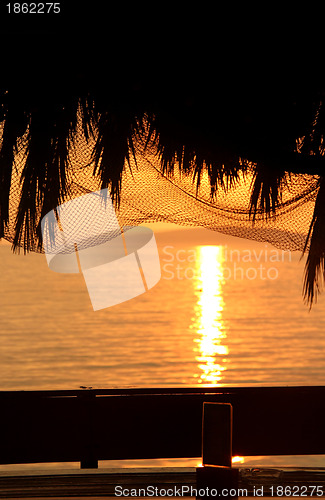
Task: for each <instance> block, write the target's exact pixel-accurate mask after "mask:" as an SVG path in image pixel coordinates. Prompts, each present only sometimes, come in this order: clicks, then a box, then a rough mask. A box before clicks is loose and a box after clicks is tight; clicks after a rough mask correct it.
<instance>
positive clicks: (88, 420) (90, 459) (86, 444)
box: [79, 390, 98, 469]
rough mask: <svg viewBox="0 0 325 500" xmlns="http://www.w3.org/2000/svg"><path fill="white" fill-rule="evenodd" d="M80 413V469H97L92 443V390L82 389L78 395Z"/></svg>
mask: <svg viewBox="0 0 325 500" xmlns="http://www.w3.org/2000/svg"><path fill="white" fill-rule="evenodd" d="M79 398H80V402H81V409H80V410H81V413H82V418H83V421H84V422H85V426H84V430H83V435H82V436H81V437H80V439H81V440H82V458H81V460H80V468H81V469H98V459H97V457H96V452H95V443H94V434H93V433H94V428H95V426H94V421H93V420H94V417H93V415H94V405H95V401H96V394H95V392H94V391H92V390H84V391H82V392H81V394H80V396H79Z"/></svg>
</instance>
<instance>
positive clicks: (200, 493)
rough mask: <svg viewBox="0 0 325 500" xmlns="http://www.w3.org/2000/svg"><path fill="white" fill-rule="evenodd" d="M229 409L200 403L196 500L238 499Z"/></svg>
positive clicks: (217, 404) (230, 408)
mask: <svg viewBox="0 0 325 500" xmlns="http://www.w3.org/2000/svg"><path fill="white" fill-rule="evenodd" d="M231 459H232V406H231V404H229V403H203V419H202V465H203V467H198V468H197V469H196V479H197V498H203V497H204V498H209V497H210V498H212V497H215V496H222V498H223V499H226V498H233V499H234V498H237V497H238V469H232V467H231Z"/></svg>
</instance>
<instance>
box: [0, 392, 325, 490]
mask: <svg viewBox="0 0 325 500" xmlns="http://www.w3.org/2000/svg"><path fill="white" fill-rule="evenodd" d="M204 402H217V403H218V402H219V403H230V404H231V405H232V409H233V430H232V454H233V455H239V456H256V455H315V454H316V455H317V454H325V432H324V415H325V387H314V386H312V387H259V388H246V387H243V388H236V387H234V388H182V389H124V390H118V389H116V390H115V389H114V390H113V389H112V390H78V391H39V392H38V391H37V392H30V391H21V392H0V407H1V412H0V425H1V427H0V428H1V430H2V436H1V446H0V463H1V464H21V463H42V462H80V463H81V468H96V467H97V466H98V460H119V459H155V458H187V457H200V456H201V453H202V410H203V403H204ZM218 431H220V429H218V428H216V429H215V432H216V433H218ZM324 494H325V492H324Z"/></svg>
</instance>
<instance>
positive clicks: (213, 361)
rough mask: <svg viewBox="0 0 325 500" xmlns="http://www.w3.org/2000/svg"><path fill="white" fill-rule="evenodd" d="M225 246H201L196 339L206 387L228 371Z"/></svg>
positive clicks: (217, 380) (200, 376)
mask: <svg viewBox="0 0 325 500" xmlns="http://www.w3.org/2000/svg"><path fill="white" fill-rule="evenodd" d="M223 263H224V256H223V247H221V246H202V247H198V269H197V283H196V286H197V295H198V301H197V306H196V313H197V319H196V325H195V327H196V331H197V333H198V334H199V337H198V338H196V339H194V342H195V343H196V344H197V347H195V348H194V351H195V352H197V353H198V354H197V356H196V358H195V359H196V361H197V362H198V368H199V370H200V374H199V375H196V377H198V382H199V383H203V384H218V383H220V381H221V380H222V378H223V377H222V373H223V372H224V370H225V369H226V366H225V363H226V359H225V357H226V356H227V355H228V352H229V351H228V347H227V345H225V343H224V339H225V338H226V334H225V326H224V322H223V320H222V312H223V308H224V301H223V296H222V287H223Z"/></svg>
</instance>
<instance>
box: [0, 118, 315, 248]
mask: <svg viewBox="0 0 325 500" xmlns="http://www.w3.org/2000/svg"><path fill="white" fill-rule="evenodd" d="M0 133H2V127H1V129H0ZM146 139H147V138H146V137H145V136H144V137H140V136H138V137H137V139H136V141H135V143H134V144H135V147H134V153H135V154H134V157H133V156H132V155H131V156H130V163H125V167H124V171H123V175H122V183H121V193H120V199H119V203H117V204H115V211H116V216H117V218H118V221H119V224H120V226H121V227H122V228H126V229H127V228H128V227H132V226H136V225H140V224H146V223H151V222H170V223H174V224H179V225H183V226H195V227H203V228H207V229H210V230H213V231H217V232H221V233H225V234H229V235H231V236H237V237H240V238H248V239H252V240H256V241H260V242H268V243H270V244H272V245H274V246H275V247H278V248H280V249H284V250H290V251H302V250H303V249H304V246H305V243H306V236H307V234H308V230H309V227H310V224H311V220H312V216H313V210H314V205H315V200H316V197H317V193H318V189H319V177H318V176H317V175H307V174H306V175H305V174H294V173H287V174H286V175H285V179H284V183H283V185H282V189H281V201H280V202H278V204H277V207H276V211H275V212H274V213H270V214H269V216H268V217H267V218H266V217H265V213H264V211H263V210H257V212H256V214H255V217H254V220H252V217H251V213H250V194H251V189H252V182H253V177H254V165H251V166H249V165H248V167H246V168H245V170H243V171H242V172H240V173H239V175H238V178H237V179H236V181H235V182H234V183H233V184H232V185H231V186H227V187H224V188H222V187H220V189H217V191H216V193H215V196H214V197H213V199H212V198H211V183H210V180H209V176H208V174H207V172H203V174H202V177H201V182H200V185H199V187H197V185H196V184H195V182H194V177H193V172H188V173H184V172H183V171H182V169H181V168H179V165H178V164H177V161H176V162H175V167H174V169H173V172H172V174H171V175H169V174H168V175H167V174H166V173H165V172H164V171H163V169H162V166H161V161H160V156H159V152H158V151H157V147H156V145H155V143H154V142H151V143H149V144H148V143H147V140H146ZM94 140H95V139H94V138H93V139H90V138H89V137H88V138H87V139H86V138H85V135H84V133H83V131H82V127H81V125H80V126H79V128H77V132H76V134H75V136H74V140H73V143H72V146H71V148H70V158H69V167H68V169H67V172H66V176H67V178H66V192H65V197H64V200H63V201H69V200H73V199H74V198H76V197H81V196H83V195H85V194H87V193H91V192H94V191H98V190H100V189H101V181H100V178H99V177H98V176H96V175H94V162H93V156H92V153H93V146H94ZM26 147H27V145H26V141H25V140H24V136H22V137H21V138H20V139H19V141H18V143H17V152H16V155H15V162H14V168H13V171H12V180H11V188H10V202H9V221H8V224H7V225H6V227H5V232H4V238H5V239H6V240H8V241H9V242H13V241H14V236H15V231H16V223H17V220H16V219H17V210H18V205H19V200H20V197H21V189H22V183H21V176H22V172H23V169H24V162H25V156H26V155H25V153H26ZM85 198H86V197H85ZM80 212H82V199H80V200H79V203H78V211H77V212H76V213H75V215H73V214H72V215H71V212H70V217H72V220H70V221H69V224H70V227H71V228H73V226H74V220H73V217H74V216H75V224H76V225H77V224H78V225H79V226H80ZM38 217H39V218H40V217H41V214H38ZM101 217H102V215H101V214H99V215H98V217H97V218H96V217H93V216H92V217H91V220H92V225H94V224H95V225H96V227H92V228H91V231H90V228H89V227H88V226H87V221H86V220H85V223H84V226H83V227H84V229H83V232H84V234H83V238H82V239H83V241H84V242H85V245H87V246H95V245H97V244H100V243H103V241H105V238H106V239H107V238H109V237H112V234H114V231H113V229H114V228H112V233H111V235H109V234H108V233H105V234H104V233H103V231H102V228H103V226H105V224H106V226H105V227H107V221H104V220H101ZM94 221H95V222H94ZM28 234H29V245H28V250H32V251H41V252H42V251H44V250H43V249H42V248H40V247H38V244H37V235H36V234H35V235H33V234H30V233H28ZM22 246H24V244H23V242H22Z"/></svg>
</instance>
